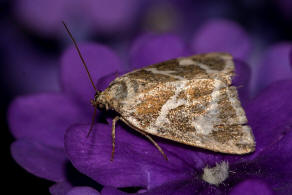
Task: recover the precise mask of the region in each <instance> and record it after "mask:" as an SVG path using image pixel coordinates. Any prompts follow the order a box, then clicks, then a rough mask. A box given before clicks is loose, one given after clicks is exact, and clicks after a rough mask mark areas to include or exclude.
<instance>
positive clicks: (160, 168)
mask: <svg viewBox="0 0 292 195" xmlns="http://www.w3.org/2000/svg"><path fill="white" fill-rule="evenodd" d="M87 128H88V126H75V127H72V128H70V129H68V131H67V133H66V135H65V150H66V153H67V154H68V158H69V159H70V160H71V162H72V163H73V165H74V166H75V167H76V168H77V169H78V170H79V171H80V172H82V173H84V174H86V175H87V176H89V177H91V178H92V179H94V180H95V181H97V182H98V183H101V184H102V185H108V186H114V187H128V186H141V187H144V188H148V189H149V188H153V187H155V186H158V185H160V184H162V183H165V182H167V181H168V180H173V179H180V178H186V177H190V175H191V173H192V171H193V170H192V167H189V166H188V164H187V163H188V162H185V161H184V160H183V159H182V158H178V157H177V155H178V154H179V153H173V152H168V151H167V148H164V147H163V146H161V147H163V149H164V150H165V153H166V155H167V156H168V159H169V161H166V160H165V159H164V158H163V157H162V155H161V154H160V152H159V151H158V150H157V149H156V148H155V147H154V146H153V145H152V144H151V143H150V142H149V141H148V140H147V139H146V138H144V137H141V136H137V135H135V133H134V132H128V131H127V130H125V129H123V128H121V127H120V126H117V129H116V151H115V157H114V160H113V162H111V161H110V156H111V149H112V146H111V145H112V138H111V126H109V125H104V124H98V125H96V126H95V127H94V129H93V132H92V134H91V136H90V137H89V138H86V131H84V129H87ZM129 131H131V130H129ZM158 144H159V142H158ZM184 155H185V154H184ZM197 158H198V157H197ZM194 166H195V164H194ZM186 169H187V170H189V172H188V171H186Z"/></svg>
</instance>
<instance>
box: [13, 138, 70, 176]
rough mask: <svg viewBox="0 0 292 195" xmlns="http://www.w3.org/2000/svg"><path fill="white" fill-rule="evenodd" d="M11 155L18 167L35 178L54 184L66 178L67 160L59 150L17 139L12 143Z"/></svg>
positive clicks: (31, 141)
mask: <svg viewBox="0 0 292 195" xmlns="http://www.w3.org/2000/svg"><path fill="white" fill-rule="evenodd" d="M11 154H12V157H13V158H14V159H15V161H16V162H17V163H18V164H19V165H20V166H22V167H23V168H24V169H25V170H27V171H28V172H30V173H32V174H34V175H36V176H39V177H41V178H45V179H48V180H51V181H55V182H61V181H64V180H65V178H66V174H65V164H66V162H67V159H66V157H65V153H64V151H63V149H61V148H55V147H50V146H47V145H44V144H41V143H39V142H36V141H33V140H25V139H19V140H17V141H15V142H14V143H12V145H11Z"/></svg>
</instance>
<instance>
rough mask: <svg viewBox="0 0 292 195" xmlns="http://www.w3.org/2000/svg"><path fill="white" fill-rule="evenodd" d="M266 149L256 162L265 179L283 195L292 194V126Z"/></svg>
mask: <svg viewBox="0 0 292 195" xmlns="http://www.w3.org/2000/svg"><path fill="white" fill-rule="evenodd" d="M290 121H291V120H290ZM288 126H289V124H288ZM288 128H289V129H288V130H287V131H286V132H283V134H282V135H281V137H280V136H279V137H278V140H276V141H275V142H274V144H272V145H271V146H270V147H269V148H268V149H266V150H265V151H264V152H263V153H262V154H261V155H260V156H259V157H258V158H257V159H256V160H255V162H256V163H257V164H258V165H259V167H260V169H261V172H262V173H263V174H264V177H263V178H264V179H265V180H266V181H267V182H269V183H270V186H271V187H272V188H273V189H274V190H275V191H277V192H278V193H280V192H281V194H290V193H291V192H292V185H291V184H292V183H291V181H292V174H291V171H290V170H292V163H290V162H291V160H292V154H291V151H292V126H291V123H290V127H288Z"/></svg>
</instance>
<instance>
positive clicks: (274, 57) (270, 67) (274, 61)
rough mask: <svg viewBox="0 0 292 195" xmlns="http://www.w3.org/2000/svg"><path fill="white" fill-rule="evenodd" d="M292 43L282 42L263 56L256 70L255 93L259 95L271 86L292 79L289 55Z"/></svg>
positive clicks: (273, 46) (270, 48)
mask: <svg viewBox="0 0 292 195" xmlns="http://www.w3.org/2000/svg"><path fill="white" fill-rule="evenodd" d="M291 49H292V42H282V43H277V44H275V45H272V46H270V47H269V48H268V49H267V50H266V51H265V52H264V54H263V57H262V60H261V62H260V64H259V66H258V67H256V69H254V70H255V78H256V80H255V84H254V85H255V91H256V92H257V93H258V92H259V91H261V90H262V89H264V88H265V87H267V86H268V85H269V84H271V83H273V82H275V81H279V80H283V79H291V78H292V66H291V63H290V59H289V58H290V56H289V53H290V52H291Z"/></svg>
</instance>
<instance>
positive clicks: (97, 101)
mask: <svg viewBox="0 0 292 195" xmlns="http://www.w3.org/2000/svg"><path fill="white" fill-rule="evenodd" d="M100 94H101V91H96V93H95V95H94V99H92V100H91V105H92V106H93V107H94V108H98V109H104V108H106V109H107V107H108V106H107V104H106V102H105V101H103V98H101V96H100Z"/></svg>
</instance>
